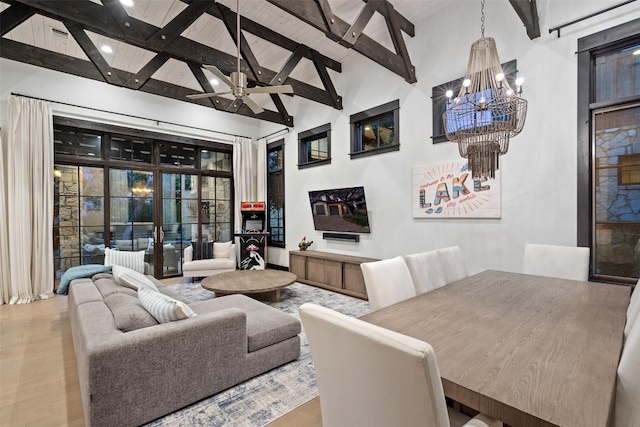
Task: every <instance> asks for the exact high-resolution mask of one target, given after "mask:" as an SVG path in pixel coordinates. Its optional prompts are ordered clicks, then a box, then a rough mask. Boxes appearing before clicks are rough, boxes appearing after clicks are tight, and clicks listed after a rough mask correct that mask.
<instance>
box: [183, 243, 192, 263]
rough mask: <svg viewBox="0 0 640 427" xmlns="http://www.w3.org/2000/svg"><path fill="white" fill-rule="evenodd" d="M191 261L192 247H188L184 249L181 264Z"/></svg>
mask: <svg viewBox="0 0 640 427" xmlns="http://www.w3.org/2000/svg"><path fill="white" fill-rule="evenodd" d="M191 261H193V246H191V245H189V246H187V247H186V248H184V260H183V261H182V262H191Z"/></svg>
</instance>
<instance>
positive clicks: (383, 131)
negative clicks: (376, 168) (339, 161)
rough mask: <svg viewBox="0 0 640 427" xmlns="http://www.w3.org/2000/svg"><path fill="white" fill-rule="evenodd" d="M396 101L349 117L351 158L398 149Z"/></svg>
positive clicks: (398, 111)
mask: <svg viewBox="0 0 640 427" xmlns="http://www.w3.org/2000/svg"><path fill="white" fill-rule="evenodd" d="M399 113H400V103H399V101H398V100H396V101H392V102H389V103H387V104H384V105H380V106H378V107H375V108H371V109H369V110H366V111H363V112H361V113H358V114H354V115H352V116H351V120H350V122H351V153H350V156H351V158H354V157H360V156H366V155H371V154H379V153H386V152H389V151H397V150H399V149H400V138H399V122H400V120H399Z"/></svg>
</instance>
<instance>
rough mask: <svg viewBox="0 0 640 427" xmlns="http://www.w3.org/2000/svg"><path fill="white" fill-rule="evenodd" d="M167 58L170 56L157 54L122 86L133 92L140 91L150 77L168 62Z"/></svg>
mask: <svg viewBox="0 0 640 427" xmlns="http://www.w3.org/2000/svg"><path fill="white" fill-rule="evenodd" d="M169 58H170V56H169V55H167V54H166V53H158V54H157V55H156V56H154V57H153V58H152V59H151V61H149V62H147V63H146V64H145V66H144V67H142V69H141V70H140V71H138V72H137V73H135V74H134V75H133V76H131V77H130V78H129V79H128V80H127V81H126V82H124V86H126V87H128V88H129V89H134V90H138V89H140V88H141V87H142V86H144V84H145V83H146V82H147V81H148V80H149V79H150V78H151V76H152V75H153V74H154V73H155V72H156V71H158V70H159V69H160V67H162V66H163V65H164V64H165V63H166V62H167V61H168V60H169Z"/></svg>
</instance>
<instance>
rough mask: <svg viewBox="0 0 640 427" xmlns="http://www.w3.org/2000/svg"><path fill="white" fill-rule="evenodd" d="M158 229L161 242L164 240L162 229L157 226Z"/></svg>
mask: <svg viewBox="0 0 640 427" xmlns="http://www.w3.org/2000/svg"><path fill="white" fill-rule="evenodd" d="M158 229H159V230H160V243H162V242H164V230H163V229H162V227H158Z"/></svg>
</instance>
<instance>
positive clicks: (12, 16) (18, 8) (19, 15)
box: [0, 3, 35, 36]
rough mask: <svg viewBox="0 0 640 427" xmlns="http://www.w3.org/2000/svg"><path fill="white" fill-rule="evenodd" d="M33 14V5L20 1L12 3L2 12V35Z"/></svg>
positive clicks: (0, 34) (0, 24) (0, 25)
mask: <svg viewBox="0 0 640 427" xmlns="http://www.w3.org/2000/svg"><path fill="white" fill-rule="evenodd" d="M33 15H35V12H34V10H33V8H32V7H30V6H27V5H24V4H20V3H14V4H12V5H11V6H9V7H8V8H6V9H5V10H3V11H2V13H0V36H4V35H5V34H7V33H8V32H9V31H11V30H13V29H14V28H16V27H17V26H18V25H20V24H22V23H23V22H24V21H26V20H27V19H29V18H31V17H32V16H33Z"/></svg>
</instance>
